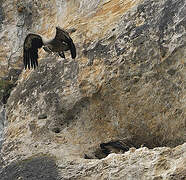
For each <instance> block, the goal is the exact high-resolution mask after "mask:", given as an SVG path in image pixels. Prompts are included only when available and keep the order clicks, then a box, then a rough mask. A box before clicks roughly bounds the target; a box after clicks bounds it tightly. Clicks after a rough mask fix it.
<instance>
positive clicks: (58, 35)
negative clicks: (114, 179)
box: [55, 27, 76, 59]
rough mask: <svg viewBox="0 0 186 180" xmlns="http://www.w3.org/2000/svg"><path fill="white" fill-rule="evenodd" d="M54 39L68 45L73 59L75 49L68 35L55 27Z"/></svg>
mask: <svg viewBox="0 0 186 180" xmlns="http://www.w3.org/2000/svg"><path fill="white" fill-rule="evenodd" d="M55 39H58V40H61V41H64V42H65V43H67V44H68V46H69V49H70V52H71V57H72V59H74V58H75V57H76V48H75V45H74V43H73V40H72V38H71V37H70V35H69V33H68V32H66V31H65V30H63V29H62V28H60V27H56V36H55Z"/></svg>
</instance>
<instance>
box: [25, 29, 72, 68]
mask: <svg viewBox="0 0 186 180" xmlns="http://www.w3.org/2000/svg"><path fill="white" fill-rule="evenodd" d="M41 47H43V49H44V50H45V51H50V52H54V53H58V55H59V56H61V57H62V58H65V54H64V51H68V50H70V52H71V57H72V58H73V59H74V58H75V57H76V48H75V45H74V43H73V40H72V39H71V37H70V36H69V33H68V32H66V31H65V30H63V29H61V28H60V27H56V35H55V37H54V38H52V39H50V40H46V39H45V38H43V37H42V36H40V35H38V34H32V33H30V34H28V35H27V36H26V38H25V41H24V47H23V63H24V67H25V69H27V67H28V69H30V68H36V66H38V49H39V48H41Z"/></svg>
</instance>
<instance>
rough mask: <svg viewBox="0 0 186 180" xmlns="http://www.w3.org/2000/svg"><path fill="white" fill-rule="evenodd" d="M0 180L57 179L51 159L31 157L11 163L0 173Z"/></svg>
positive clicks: (55, 169) (55, 168)
mask: <svg viewBox="0 0 186 180" xmlns="http://www.w3.org/2000/svg"><path fill="white" fill-rule="evenodd" d="M0 177H1V178H0V179H1V180H13V179H24V180H57V179H59V176H58V172H57V166H56V163H55V160H54V159H53V158H51V157H47V156H43V157H32V158H29V159H25V160H22V161H18V162H13V163H11V164H9V165H8V166H6V167H5V168H3V169H2V170H1V172H0Z"/></svg>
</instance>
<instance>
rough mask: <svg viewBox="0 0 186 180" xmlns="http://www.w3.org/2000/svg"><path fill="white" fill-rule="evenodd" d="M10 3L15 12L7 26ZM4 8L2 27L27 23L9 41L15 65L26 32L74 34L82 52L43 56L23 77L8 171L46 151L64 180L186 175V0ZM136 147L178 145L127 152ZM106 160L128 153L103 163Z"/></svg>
mask: <svg viewBox="0 0 186 180" xmlns="http://www.w3.org/2000/svg"><path fill="white" fill-rule="evenodd" d="M8 4H9V5H11V6H13V7H17V8H18V12H17V14H16V15H15V19H14V20H13V19H12V21H10V20H11V17H12V13H15V12H13V11H11V10H10V9H9V8H8V9H9V10H8V9H7V8H5V7H7V6H8ZM11 6H10V7H11ZM0 8H1V6H0ZM2 8H3V12H4V14H5V20H4V21H3V22H4V23H3V26H6V27H8V26H9V27H13V28H14V30H15V31H16V32H17V31H18V29H17V26H16V28H15V24H16V23H17V22H18V19H19V18H21V17H24V18H25V19H24V22H25V24H23V26H21V28H22V32H24V33H23V34H22V36H19V38H20V39H21V41H19V38H18V37H16V38H15V43H17V45H18V44H19V43H18V42H20V44H19V46H18V47H20V51H19V52H17V56H19V57H20V59H21V57H22V56H21V53H20V52H21V46H22V41H23V39H22V38H23V37H25V36H26V33H27V32H28V31H30V30H34V31H35V32H39V33H41V34H43V35H46V36H49V35H51V34H52V33H53V32H54V30H55V28H54V27H55V26H56V25H60V26H62V27H65V28H67V29H73V31H71V36H72V38H73V40H74V42H75V44H76V47H77V53H78V56H77V58H76V59H75V60H71V59H70V58H67V59H66V60H62V59H60V58H58V57H54V56H52V55H51V56H49V55H47V54H46V53H44V52H42V51H41V53H40V57H42V59H41V60H40V62H39V67H38V68H37V69H36V70H33V71H30V72H28V71H23V72H22V74H21V76H20V77H19V80H18V85H17V87H16V88H15V89H14V90H13V92H12V93H11V96H10V98H9V99H8V103H7V110H6V111H7V119H8V126H7V128H6V129H5V142H4V144H3V149H2V155H3V160H4V163H5V164H4V166H5V165H8V164H9V163H10V162H11V161H13V160H17V159H19V160H24V159H25V158H29V157H30V156H32V155H37V154H40V153H44V154H49V155H51V156H55V158H56V164H57V166H58V170H59V172H60V176H61V177H63V178H66V179H68V178H71V179H77V178H81V179H83V178H84V179H93V178H94V179H104V178H110V179H121V178H123V179H181V178H183V179H184V178H185V144H183V143H184V142H185V140H186V134H185V132H186V119H185V117H186V115H185V114H186V109H185V100H186V99H185V97H186V96H185V94H186V91H185V89H186V80H185V79H186V78H185V77H186V71H185V69H186V26H185V24H186V2H185V1H184V0H175V1H173V0H162V1H154V0H144V1H140V0H136V1H131V0H105V1H101V2H100V1H97V0H94V1H91V2H90V1H88V0H83V1H80V0H77V1H72V0H70V1H60V0H56V1H41V2H40V3H37V2H35V1H17V3H10V2H9V1H6V2H4V3H2ZM23 15H24V16H23ZM7 18H9V23H7V22H8V21H7ZM15 22H16V23H15ZM21 22H22V21H21ZM3 26H2V27H3ZM2 29H3V28H2ZM3 32H4V31H3ZM10 32H12V31H10V29H7V35H6V37H10V34H11V33H10ZM2 34H3V33H2ZM14 36H15V35H14ZM14 36H13V37H14ZM2 37H5V36H2ZM6 41H7V39H5V42H6ZM9 43H10V44H9V45H7V47H8V48H7V49H8V50H9V51H10V49H11V47H12V46H13V44H11V43H12V42H9ZM4 47H5V46H4ZM11 52H12V49H11ZM3 56H4V55H3ZM67 57H68V56H67ZM12 60H15V62H17V63H19V58H17V59H16V57H13V56H12ZM19 67H21V66H19ZM43 115H45V116H43ZM41 117H42V118H41ZM43 117H44V118H43ZM180 144H183V145H182V146H178V145H180ZM141 145H144V146H147V147H148V148H155V147H159V146H170V147H175V146H178V147H176V148H174V149H171V148H156V149H154V150H148V149H147V148H140V149H138V150H136V151H135V152H131V151H128V150H129V148H131V147H136V148H139V147H140V146H141ZM126 151H127V152H126ZM161 152H163V154H164V155H163V154H161ZM174 152H176V154H174ZM110 153H125V154H122V155H116V154H115V155H114V154H112V155H110V156H108V157H107V158H106V159H102V158H105V157H106V156H107V155H108V154H110ZM166 153H167V154H166ZM96 158H97V159H101V160H95V159H96ZM85 159H86V160H85ZM88 159H94V160H88ZM149 159H150V160H149ZM63 163H64V164H65V165H64V164H63ZM73 163H75V165H73ZM126 167H127V168H126ZM3 172H4V171H3Z"/></svg>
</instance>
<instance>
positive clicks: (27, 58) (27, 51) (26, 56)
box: [23, 34, 43, 69]
mask: <svg viewBox="0 0 186 180" xmlns="http://www.w3.org/2000/svg"><path fill="white" fill-rule="evenodd" d="M42 46H43V41H42V38H41V36H39V35H37V34H28V35H27V37H26V38H25V42H24V47H23V49H24V50H23V63H24V67H25V69H26V68H27V67H28V69H30V67H32V68H35V67H36V66H38V49H39V48H41V47H42Z"/></svg>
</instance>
